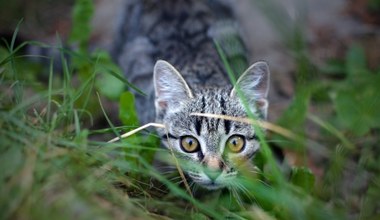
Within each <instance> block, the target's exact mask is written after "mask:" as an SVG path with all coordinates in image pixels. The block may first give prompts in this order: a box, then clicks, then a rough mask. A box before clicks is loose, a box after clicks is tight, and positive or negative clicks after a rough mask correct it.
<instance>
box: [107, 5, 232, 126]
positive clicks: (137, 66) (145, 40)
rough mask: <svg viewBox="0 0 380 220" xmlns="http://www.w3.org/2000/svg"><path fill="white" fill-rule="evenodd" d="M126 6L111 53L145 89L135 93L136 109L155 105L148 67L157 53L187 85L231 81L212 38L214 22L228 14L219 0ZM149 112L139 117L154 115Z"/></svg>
mask: <svg viewBox="0 0 380 220" xmlns="http://www.w3.org/2000/svg"><path fill="white" fill-rule="evenodd" d="M125 7H126V8H125V16H124V18H123V19H122V21H121V24H120V29H119V33H118V36H117V40H116V42H115V47H114V49H113V54H114V57H115V58H116V59H117V60H118V63H119V64H120V65H121V66H122V68H123V71H124V72H125V75H126V77H127V79H128V80H129V81H130V82H131V83H133V84H134V85H136V86H137V87H139V88H141V89H142V90H143V91H144V92H145V93H146V94H147V95H148V98H143V97H136V98H137V100H136V102H137V108H138V111H139V110H140V109H154V108H153V106H152V103H153V101H152V100H153V97H152V96H153V84H152V71H153V66H154V64H155V62H156V61H157V60H160V59H162V60H166V61H168V62H169V63H171V64H172V65H173V66H174V67H175V68H176V69H178V70H179V71H180V73H181V74H182V76H183V77H184V78H185V80H186V81H187V82H188V83H189V86H190V87H193V88H202V87H223V86H226V85H229V84H230V83H229V80H228V77H227V74H226V72H225V68H224V65H223V63H222V62H221V60H220V57H219V54H218V52H217V50H216V48H215V45H214V41H213V40H214V38H215V35H218V34H219V33H220V32H223V30H222V31H221V30H219V29H218V26H221V25H220V24H221V23H223V22H225V21H226V20H232V17H231V12H230V10H229V8H228V7H226V5H225V4H224V3H223V2H222V1H219V0H213V1H212V0H208V1H207V0H205V1H199V0H130V1H128V2H127V4H126V6H125ZM221 29H223V28H221ZM222 34H223V33H222ZM216 37H218V36H216ZM142 114H145V113H142ZM151 115H152V114H151V113H148V112H147V113H146V115H143V116H142V117H141V118H142V119H143V120H142V121H143V122H148V121H151V120H153V117H152V116H151ZM144 119H147V120H144Z"/></svg>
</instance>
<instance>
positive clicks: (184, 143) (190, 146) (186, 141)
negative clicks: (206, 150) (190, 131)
mask: <svg viewBox="0 0 380 220" xmlns="http://www.w3.org/2000/svg"><path fill="white" fill-rule="evenodd" d="M181 148H182V150H183V151H185V152H186V153H194V152H197V151H198V150H199V149H200V146H199V142H198V140H197V139H196V138H195V137H192V136H183V137H181Z"/></svg>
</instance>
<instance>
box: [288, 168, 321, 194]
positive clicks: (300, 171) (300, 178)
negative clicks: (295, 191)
mask: <svg viewBox="0 0 380 220" xmlns="http://www.w3.org/2000/svg"><path fill="white" fill-rule="evenodd" d="M290 181H291V183H293V184H294V185H296V186H299V187H301V188H302V189H304V190H305V191H306V192H311V191H312V190H313V188H314V183H315V176H314V174H313V172H311V170H310V169H309V168H307V167H294V168H293V169H292V175H291V178H290Z"/></svg>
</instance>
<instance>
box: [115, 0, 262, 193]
mask: <svg viewBox="0 0 380 220" xmlns="http://www.w3.org/2000/svg"><path fill="white" fill-rule="evenodd" d="M125 11H126V13H125V17H124V18H123V19H122V21H121V25H120V29H119V33H118V35H117V40H116V42H115V45H117V46H116V47H115V48H114V49H113V56H114V57H115V59H117V60H118V63H119V64H120V66H121V67H122V68H123V71H124V72H125V74H126V77H127V78H128V80H129V81H131V82H132V83H133V84H134V85H136V86H137V87H139V88H141V89H142V90H143V91H144V92H145V93H146V96H145V97H144V96H141V95H139V94H136V108H137V111H138V113H139V117H140V120H141V122H142V123H148V122H153V121H154V122H157V123H162V124H164V125H165V126H166V128H167V129H157V133H158V134H159V135H160V136H162V143H163V145H164V146H165V147H166V148H168V149H170V150H172V151H173V152H175V155H176V157H178V158H179V159H180V160H181V161H182V162H181V164H190V166H185V165H183V166H182V169H183V170H184V172H185V174H186V176H187V177H188V178H189V179H190V180H191V181H193V182H195V183H197V184H198V185H199V186H201V187H203V188H206V189H209V190H214V189H219V188H224V187H228V186H230V185H231V182H233V180H234V179H235V178H236V177H237V176H238V175H239V171H238V170H239V169H238V168H239V166H241V164H242V162H243V163H245V162H246V163H249V161H250V159H251V158H252V157H253V156H254V155H255V153H256V152H257V151H258V150H259V148H260V143H259V140H258V137H257V135H256V132H255V130H254V129H253V128H252V126H251V125H249V124H244V123H240V122H235V121H231V120H225V119H217V118H208V117H201V116H194V115H191V114H192V113H212V114H221V115H228V116H235V117H247V116H248V114H247V111H246V108H245V107H244V105H243V102H242V101H241V99H240V98H239V94H240V93H238V91H241V94H242V95H243V96H244V97H245V98H246V100H247V102H248V108H249V109H250V110H251V111H252V112H253V113H254V115H255V116H256V117H257V118H258V119H261V120H265V119H266V115H267V109H268V100H267V95H268V90H269V67H268V65H267V64H266V63H265V62H263V61H259V62H256V63H254V64H253V65H251V66H249V67H248V68H247V65H246V64H245V63H246V62H247V58H246V51H245V47H244V44H243V42H242V40H241V38H240V36H239V33H238V31H237V28H236V25H235V24H236V23H235V22H234V18H233V13H232V12H231V10H230V7H229V4H228V1H221V0H220V1H217V0H214V1H196V0H160V1H158V0H141V1H140V0H139V1H137V0H136V1H133V0H130V1H128V2H127V3H126V6H125ZM214 42H219V44H220V46H221V49H222V51H223V52H224V53H225V55H226V57H227V60H228V61H233V62H232V63H234V64H235V65H233V66H232V67H233V70H234V71H235V72H238V73H237V74H238V75H240V77H239V78H238V80H237V83H236V85H235V87H233V86H232V84H231V82H230V80H229V78H228V75H227V72H226V68H225V65H224V64H223V62H222V61H221V58H220V54H219V53H218V50H217V48H216V45H215V43H214ZM120 45H122V46H120ZM243 68H245V70H244V69H243ZM152 73H153V74H152ZM191 165H193V166H191Z"/></svg>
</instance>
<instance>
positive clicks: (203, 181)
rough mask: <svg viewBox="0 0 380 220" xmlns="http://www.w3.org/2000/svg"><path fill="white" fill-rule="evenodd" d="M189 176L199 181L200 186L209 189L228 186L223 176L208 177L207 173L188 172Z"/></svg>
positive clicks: (196, 181)
mask: <svg viewBox="0 0 380 220" xmlns="http://www.w3.org/2000/svg"><path fill="white" fill-rule="evenodd" d="M188 174H189V177H190V178H191V179H192V180H193V181H194V182H195V183H197V184H198V185H199V186H201V187H203V188H205V189H208V190H217V189H221V188H224V187H226V184H225V183H224V181H223V179H224V178H223V177H222V176H219V177H217V178H215V179H212V178H210V177H208V176H207V175H205V174H203V173H201V174H195V173H188Z"/></svg>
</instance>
